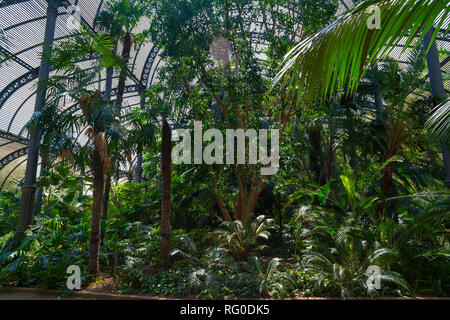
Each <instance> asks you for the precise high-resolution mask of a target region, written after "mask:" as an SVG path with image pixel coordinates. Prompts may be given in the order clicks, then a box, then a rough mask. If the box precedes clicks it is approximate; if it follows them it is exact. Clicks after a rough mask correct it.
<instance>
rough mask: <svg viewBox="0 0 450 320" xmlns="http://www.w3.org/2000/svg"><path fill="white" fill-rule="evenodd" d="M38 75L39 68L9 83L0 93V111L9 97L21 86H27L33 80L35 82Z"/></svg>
mask: <svg viewBox="0 0 450 320" xmlns="http://www.w3.org/2000/svg"><path fill="white" fill-rule="evenodd" d="M38 75H39V68H35V69H33V70H32V71H29V72H27V73H25V74H24V75H22V76H20V77H19V78H17V79H16V80H14V81H13V82H11V83H10V84H9V85H7V86H6V87H5V89H3V90H2V92H0V110H1V109H2V107H3V105H4V104H5V103H6V101H7V100H8V99H9V97H11V96H12V95H13V94H14V93H15V92H16V91H17V90H19V89H20V88H22V87H23V86H25V85H27V84H28V83H30V82H31V81H33V80H36V79H37V77H38Z"/></svg>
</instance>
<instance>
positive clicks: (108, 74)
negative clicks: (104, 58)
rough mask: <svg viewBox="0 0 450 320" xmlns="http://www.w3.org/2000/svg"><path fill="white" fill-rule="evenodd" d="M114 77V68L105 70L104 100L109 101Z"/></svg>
mask: <svg viewBox="0 0 450 320" xmlns="http://www.w3.org/2000/svg"><path fill="white" fill-rule="evenodd" d="M113 75H114V67H109V68H108V69H106V84H105V99H106V100H108V101H110V100H111V92H112V80H113Z"/></svg>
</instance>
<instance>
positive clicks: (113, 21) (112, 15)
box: [95, 0, 145, 220]
mask: <svg viewBox="0 0 450 320" xmlns="http://www.w3.org/2000/svg"><path fill="white" fill-rule="evenodd" d="M144 13H145V6H144V5H143V3H142V2H141V1H134V0H120V1H111V0H110V1H108V2H107V3H106V5H105V9H104V10H103V11H101V12H100V13H99V14H98V16H97V18H96V21H95V22H96V25H97V27H98V29H99V30H100V31H103V32H105V33H107V34H109V36H110V37H111V39H113V42H114V48H113V53H114V54H115V53H116V50H117V44H118V42H119V41H120V42H122V45H123V49H122V64H121V65H120V74H119V83H118V85H117V100H116V104H117V109H119V110H120V109H121V108H122V104H123V96H124V93H125V85H126V80H127V76H128V74H129V73H131V72H130V71H129V68H128V63H129V60H130V53H131V45H132V43H133V42H134V43H136V42H139V41H140V40H139V41H138V39H142V38H145V37H144V36H143V34H137V35H135V34H133V30H134V29H135V28H136V26H137V25H138V23H139V21H140V20H141V18H142V16H143V15H144ZM113 72H114V68H113V67H109V68H108V69H107V81H108V82H109V83H107V85H106V87H107V90H108V89H109V90H110V89H111V86H112V76H113ZM106 95H107V97H110V93H108V92H107V93H106ZM119 114H120V112H119ZM105 184H106V185H105V194H104V199H103V208H102V220H106V219H107V217H108V202H109V193H110V190H111V172H107V173H106V180H105Z"/></svg>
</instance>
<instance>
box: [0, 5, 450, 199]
mask: <svg viewBox="0 0 450 320" xmlns="http://www.w3.org/2000/svg"><path fill="white" fill-rule="evenodd" d="M66 2H67V6H73V5H76V6H78V7H79V8H80V10H81V21H82V24H84V25H86V26H87V27H88V28H89V29H91V30H95V27H96V26H95V25H94V21H95V18H96V15H97V14H98V13H99V12H100V10H101V9H102V7H103V6H104V3H105V1H104V0H70V1H66ZM352 6H353V3H352V1H351V0H340V8H339V10H338V14H340V13H343V12H345V11H346V10H347V9H348V8H350V7H352ZM46 10H47V2H46V1H45V0H27V1H23V0H22V1H21V0H9V1H8V0H7V1H0V29H2V30H3V32H4V34H5V36H6V38H7V40H8V45H7V47H6V48H3V47H0V50H2V51H3V53H5V54H7V55H8V56H9V57H10V59H9V61H8V62H7V63H5V64H3V65H2V66H1V70H0V75H1V77H0V171H2V170H6V172H7V173H6V174H4V175H2V177H3V179H2V178H0V190H1V188H2V187H3V186H4V184H5V182H6V180H7V179H8V178H9V177H10V175H11V173H12V172H14V171H15V170H17V168H19V167H20V165H21V164H23V163H25V161H26V155H27V143H28V133H27V131H26V129H25V126H26V124H27V122H28V121H29V120H30V119H31V117H32V115H33V112H34V103H35V93H36V88H37V78H38V74H39V66H40V56H41V52H42V42H43V40H44V31H45V24H46ZM58 10H59V11H58V18H57V22H56V32H55V43H56V44H57V43H58V42H60V41H62V40H64V39H65V38H67V37H69V36H70V34H71V32H72V30H71V29H70V25H69V24H68V21H69V20H68V19H70V17H71V14H72V12H71V11H70V10H68V9H67V8H64V7H60V8H59V9H58ZM447 25H448V23H447ZM148 27H149V21H148V20H146V19H142V21H141V22H140V25H139V27H138V30H137V32H140V31H142V30H145V29H146V28H148ZM444 35H445V32H444V31H442V32H441V33H440V34H439V36H438V40H437V45H438V48H439V49H442V50H447V52H448V51H449V50H450V34H447V35H446V37H445V36H444ZM119 50H121V48H119ZM401 51H402V48H401V47H399V48H398V49H395V50H394V51H393V54H392V55H393V56H392V57H393V58H395V59H397V60H399V61H400V62H401V63H407V58H408V53H409V51H410V50H407V51H406V53H405V54H404V55H402V56H400V53H401ZM443 56H444V57H443V58H442V61H441V67H442V71H443V75H444V80H445V84H446V90H447V91H450V78H449V74H450V57H449V56H448V54H447V55H443ZM130 61H131V68H132V70H133V77H130V78H129V79H128V80H127V83H126V91H125V97H124V104H125V108H124V110H123V112H124V113H127V112H129V111H130V110H132V109H134V108H135V107H138V106H139V105H140V92H141V91H142V89H144V88H148V87H149V86H150V85H152V84H154V83H157V81H158V79H157V70H158V67H159V66H160V63H161V60H160V59H159V50H158V48H156V47H155V46H153V45H152V44H150V43H145V44H143V45H141V46H139V47H136V48H132V54H131V60H130ZM105 77H106V75H105V74H104V75H103V79H102V80H101V88H102V89H103V90H104V88H105V82H106V81H105ZM118 77H119V74H118V73H116V74H114V78H113V88H115V87H117V83H118ZM95 85H96V86H98V83H96V84H95ZM115 94H116V92H115V90H114V89H113V92H112V95H113V96H114V95H115ZM62 103H63V104H64V106H66V107H67V109H68V112H77V111H78V110H79V109H78V105H77V104H76V103H75V102H72V101H63V102H62Z"/></svg>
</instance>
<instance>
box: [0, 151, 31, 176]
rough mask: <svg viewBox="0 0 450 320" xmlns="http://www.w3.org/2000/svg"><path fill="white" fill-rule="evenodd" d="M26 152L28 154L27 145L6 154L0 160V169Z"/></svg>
mask: <svg viewBox="0 0 450 320" xmlns="http://www.w3.org/2000/svg"><path fill="white" fill-rule="evenodd" d="M27 154H28V147H25V148H22V149H19V150H16V151H14V152H13V153H10V154H8V155H7V156H6V157H4V158H3V159H1V160H0V171H1V170H2V169H3V168H4V167H6V166H7V165H8V164H10V163H11V162H13V161H14V160H16V159H19V158H20V157H23V156H26V155H27Z"/></svg>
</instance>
